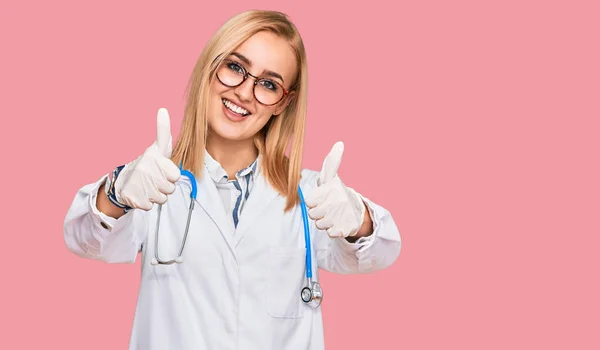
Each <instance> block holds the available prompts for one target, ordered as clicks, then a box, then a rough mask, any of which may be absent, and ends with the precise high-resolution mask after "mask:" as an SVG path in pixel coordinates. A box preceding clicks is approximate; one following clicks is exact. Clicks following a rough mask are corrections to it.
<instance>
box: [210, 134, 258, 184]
mask: <svg viewBox="0 0 600 350" xmlns="http://www.w3.org/2000/svg"><path fill="white" fill-rule="evenodd" d="M207 141H208V142H207V144H206V151H207V152H208V153H209V154H210V155H211V156H212V157H213V158H214V159H215V160H216V161H217V162H219V164H221V166H222V167H223V169H225V171H226V172H227V176H228V177H229V178H230V179H235V174H236V173H237V172H238V171H240V170H242V169H244V168H246V167H248V166H249V165H250V164H252V162H254V160H255V159H256V157H257V156H258V149H257V148H256V146H254V140H253V139H248V140H239V141H237V140H226V139H223V138H221V137H219V136H218V135H216V134H214V133H211V135H210V136H209V138H208V140H207Z"/></svg>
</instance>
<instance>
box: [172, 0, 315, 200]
mask: <svg viewBox="0 0 600 350" xmlns="http://www.w3.org/2000/svg"><path fill="white" fill-rule="evenodd" d="M260 31H269V32H272V33H274V34H276V35H278V36H279V37H281V38H283V39H284V40H286V41H287V42H288V43H289V45H290V46H291V48H292V49H293V50H294V53H295V55H296V62H297V67H298V69H297V75H296V76H295V77H294V79H293V80H292V81H293V83H292V85H291V86H290V89H289V90H290V91H294V92H295V97H294V98H293V99H292V100H291V101H290V102H289V104H288V105H287V107H286V108H285V110H284V111H283V112H282V113H280V114H279V115H274V116H272V117H271V119H270V120H269V121H268V122H267V124H266V125H265V126H264V127H263V129H262V130H260V131H259V132H258V133H257V134H256V136H255V137H254V144H255V146H256V147H257V149H258V152H259V153H260V154H261V158H260V159H261V164H260V167H261V172H263V174H264V176H265V178H266V180H267V181H268V182H269V183H270V184H271V186H272V187H273V188H274V189H275V190H276V191H277V192H279V193H280V194H281V195H283V196H285V197H286V198H287V203H286V207H285V211H288V210H290V209H291V208H293V207H294V206H295V205H296V204H298V203H299V196H298V192H297V191H298V183H299V182H300V171H301V162H302V148H303V141H304V127H305V118H306V105H307V83H308V76H307V63H306V51H305V48H304V44H303V42H302V38H301V36H300V34H299V33H298V30H297V28H296V27H295V25H294V24H293V23H292V22H291V21H290V20H289V19H288V16H287V15H285V14H283V13H281V12H277V11H261V10H252V11H246V12H243V13H240V14H238V15H236V16H234V17H232V18H230V19H229V20H228V21H227V22H225V24H223V26H222V27H221V28H219V30H218V31H217V32H216V33H215V34H214V35H213V37H212V38H210V40H209V41H208V43H207V44H206V46H205V48H204V50H203V51H202V54H201V55H200V57H199V58H198V60H197V62H196V66H195V67H194V70H193V72H192V75H191V77H190V81H189V85H188V89H187V104H186V107H185V112H184V118H183V123H182V127H181V133H180V135H179V138H178V140H177V143H176V144H175V146H174V148H173V153H172V160H173V162H175V164H177V165H180V164H181V165H182V166H183V168H184V169H187V170H189V171H191V172H192V173H193V174H194V175H195V176H197V177H201V176H202V175H203V169H204V150H205V149H206V140H207V136H208V125H207V114H208V100H209V94H210V82H211V79H214V76H215V71H216V69H217V68H218V67H219V65H220V64H221V62H222V61H223V59H224V58H226V57H227V56H228V55H229V54H231V53H232V52H233V51H234V50H235V49H236V48H237V47H238V46H239V45H241V44H242V43H243V42H244V41H246V40H247V39H248V38H250V37H251V36H252V35H254V34H256V33H258V32H260ZM292 136H293V137H292ZM288 147H289V151H290V152H289V156H287V155H286V150H287V149H288Z"/></svg>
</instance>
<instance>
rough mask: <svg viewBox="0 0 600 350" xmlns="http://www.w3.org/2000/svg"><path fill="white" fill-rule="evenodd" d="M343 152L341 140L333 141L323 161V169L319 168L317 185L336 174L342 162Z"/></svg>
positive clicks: (327, 180) (329, 179) (324, 182)
mask: <svg viewBox="0 0 600 350" xmlns="http://www.w3.org/2000/svg"><path fill="white" fill-rule="evenodd" d="M343 154H344V143H343V142H342V141H338V142H336V143H335V145H333V147H332V148H331V151H329V154H328V155H327V157H325V160H324V161H323V169H321V173H320V174H319V181H318V185H319V186H320V185H323V184H326V183H327V182H329V181H331V180H332V179H333V178H334V177H335V176H336V175H337V172H338V169H339V167H340V163H341V162H342V155H343Z"/></svg>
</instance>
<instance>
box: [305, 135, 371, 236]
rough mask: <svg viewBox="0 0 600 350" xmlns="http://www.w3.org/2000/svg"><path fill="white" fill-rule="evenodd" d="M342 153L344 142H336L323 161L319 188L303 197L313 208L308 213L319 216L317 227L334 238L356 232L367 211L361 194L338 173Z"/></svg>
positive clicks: (312, 217) (310, 215) (313, 216)
mask: <svg viewBox="0 0 600 350" xmlns="http://www.w3.org/2000/svg"><path fill="white" fill-rule="evenodd" d="M343 153H344V143H343V142H341V141H339V142H337V143H336V144H335V145H333V148H332V149H331V151H330V152H329V154H328V155H327V157H325V160H324V161H323V169H322V170H321V173H320V174H319V179H318V180H317V188H315V189H314V190H313V191H312V192H311V193H309V194H308V195H307V196H306V197H305V198H304V201H305V202H306V205H307V206H308V207H309V208H310V209H309V210H308V216H309V217H310V218H311V219H313V220H316V222H315V224H316V226H317V228H319V229H321V230H327V234H328V235H329V237H332V238H339V237H348V236H354V235H356V234H357V233H358V231H359V230H360V227H361V226H362V224H363V220H364V217H365V211H366V208H365V205H364V203H363V201H362V198H361V197H360V195H359V194H358V193H357V192H356V191H354V190H353V189H352V188H350V187H347V186H345V185H344V184H343V183H342V180H341V179H340V177H339V176H338V175H337V171H338V168H339V167H340V162H341V161H342V154H343Z"/></svg>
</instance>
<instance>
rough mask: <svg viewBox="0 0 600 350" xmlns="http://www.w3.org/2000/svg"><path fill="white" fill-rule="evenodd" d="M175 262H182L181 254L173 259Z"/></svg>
mask: <svg viewBox="0 0 600 350" xmlns="http://www.w3.org/2000/svg"><path fill="white" fill-rule="evenodd" d="M175 262H176V263H178V264H181V263H182V262H183V258H182V257H181V256H178V257H177V258H176V259H175Z"/></svg>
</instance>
